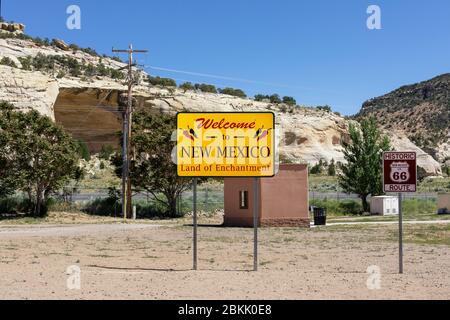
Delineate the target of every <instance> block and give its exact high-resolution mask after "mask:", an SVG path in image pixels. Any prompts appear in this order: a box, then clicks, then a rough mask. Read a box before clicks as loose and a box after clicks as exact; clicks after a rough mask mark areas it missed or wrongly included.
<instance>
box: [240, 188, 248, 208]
mask: <svg viewBox="0 0 450 320" xmlns="http://www.w3.org/2000/svg"><path fill="white" fill-rule="evenodd" d="M239 208H240V209H242V210H244V209H248V191H240V192H239Z"/></svg>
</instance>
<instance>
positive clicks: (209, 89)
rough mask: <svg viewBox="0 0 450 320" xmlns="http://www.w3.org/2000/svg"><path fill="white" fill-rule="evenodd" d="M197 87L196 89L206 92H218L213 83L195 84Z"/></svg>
mask: <svg viewBox="0 0 450 320" xmlns="http://www.w3.org/2000/svg"><path fill="white" fill-rule="evenodd" d="M195 89H196V90H200V91H201V92H206V93H217V89H216V87H215V86H214V85H212V84H205V83H202V84H198V83H196V84H195Z"/></svg>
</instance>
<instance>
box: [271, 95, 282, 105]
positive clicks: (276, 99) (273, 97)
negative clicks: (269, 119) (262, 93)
mask: <svg viewBox="0 0 450 320" xmlns="http://www.w3.org/2000/svg"><path fill="white" fill-rule="evenodd" d="M269 100H270V102H271V103H274V104H279V103H281V98H280V96H279V95H278V94H273V95H271V96H270V97H269Z"/></svg>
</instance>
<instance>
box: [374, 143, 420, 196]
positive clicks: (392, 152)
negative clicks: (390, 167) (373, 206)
mask: <svg viewBox="0 0 450 320" xmlns="http://www.w3.org/2000/svg"><path fill="white" fill-rule="evenodd" d="M388 153H389V154H405V153H414V154H415V162H416V183H415V191H414V192H407V191H395V192H393V191H387V190H386V183H385V180H384V174H385V172H384V167H385V165H384V161H385V160H384V157H385V155H386V154H388ZM382 160H383V164H382V166H383V192H384V193H417V185H418V184H417V173H418V170H417V167H418V166H417V151H385V152H383V159H382Z"/></svg>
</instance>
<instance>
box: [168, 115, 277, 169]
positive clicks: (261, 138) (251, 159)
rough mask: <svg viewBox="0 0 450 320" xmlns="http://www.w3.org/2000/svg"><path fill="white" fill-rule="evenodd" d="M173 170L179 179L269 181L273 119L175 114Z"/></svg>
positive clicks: (273, 153)
mask: <svg viewBox="0 0 450 320" xmlns="http://www.w3.org/2000/svg"><path fill="white" fill-rule="evenodd" d="M177 127H178V129H177V150H176V152H177V167H178V175H179V176H181V177H273V176H274V175H275V132H274V131H275V115H274V114H273V113H272V112H258V113H256V112H255V113H253V112H250V113H243V112H239V113H187V112H186V113H184V112H182V113H178V115H177Z"/></svg>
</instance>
